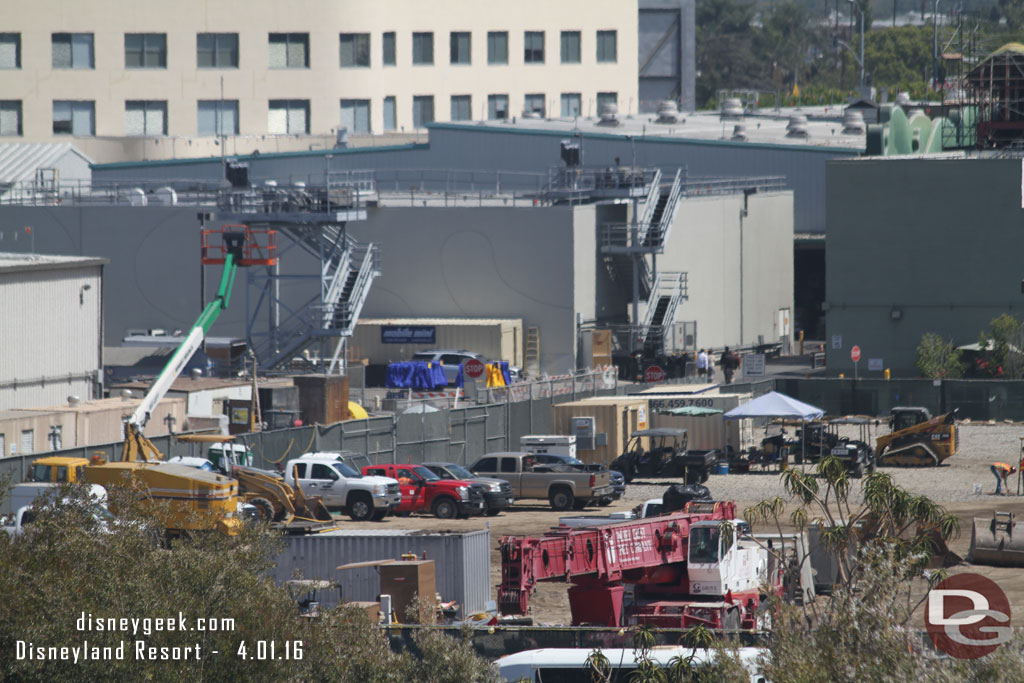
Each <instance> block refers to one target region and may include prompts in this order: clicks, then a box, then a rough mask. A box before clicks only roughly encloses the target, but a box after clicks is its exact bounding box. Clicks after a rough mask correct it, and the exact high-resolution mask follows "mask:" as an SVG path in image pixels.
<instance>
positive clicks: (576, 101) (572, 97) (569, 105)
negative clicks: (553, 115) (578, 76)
mask: <svg viewBox="0 0 1024 683" xmlns="http://www.w3.org/2000/svg"><path fill="white" fill-rule="evenodd" d="M582 100H583V98H581V97H580V94H579V93H578V92H564V93H562V116H564V117H566V118H575V117H577V116H579V115H580V111H581V110H582V106H581V102H582Z"/></svg>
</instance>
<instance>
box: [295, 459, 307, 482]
mask: <svg viewBox="0 0 1024 683" xmlns="http://www.w3.org/2000/svg"><path fill="white" fill-rule="evenodd" d="M293 474H294V476H295V477H298V478H299V479H305V478H306V463H302V462H300V463H298V464H297V465H295V472H294V473H293Z"/></svg>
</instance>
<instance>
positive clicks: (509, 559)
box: [498, 502, 782, 630]
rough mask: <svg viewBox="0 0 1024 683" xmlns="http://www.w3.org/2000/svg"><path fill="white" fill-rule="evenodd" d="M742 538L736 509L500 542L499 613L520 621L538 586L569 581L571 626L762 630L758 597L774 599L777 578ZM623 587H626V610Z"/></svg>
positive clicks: (713, 505) (718, 506) (712, 507)
mask: <svg viewBox="0 0 1024 683" xmlns="http://www.w3.org/2000/svg"><path fill="white" fill-rule="evenodd" d="M723 522H730V524H728V525H723ZM747 529H748V527H747V525H746V523H745V522H743V521H742V520H739V519H736V504H735V503H733V502H691V503H688V504H687V506H686V511H685V512H678V513H672V514H668V515H661V516H658V517H651V518H646V519H637V520H630V521H626V522H620V523H616V524H608V525H604V526H598V527H581V528H575V529H570V528H568V527H563V526H560V527H556V528H553V529H552V530H551V531H549V532H548V533H547V534H545V535H544V536H543V537H541V538H529V537H515V536H506V537H504V538H502V539H501V544H500V546H501V585H500V586H499V591H498V603H499V607H500V608H501V611H502V612H504V613H505V614H526V611H527V609H528V607H529V595H530V593H531V592H532V591H533V590H534V588H535V587H536V584H537V582H538V581H566V582H570V583H572V584H573V585H572V586H571V587H570V588H569V608H570V610H571V612H572V623H573V624H574V625H582V624H594V625H603V626H622V625H633V624H646V625H652V626H657V627H662V628H669V627H671V628H689V627H691V626H696V625H699V624H702V625H705V626H707V627H709V628H718V629H726V630H735V629H739V628H744V629H753V628H763V627H764V626H765V625H766V623H767V621H768V615H767V612H766V606H765V605H763V604H762V600H763V598H764V597H765V596H764V595H763V594H762V593H761V589H762V587H763V586H769V587H770V590H771V591H772V592H774V593H776V594H781V590H782V573H781V568H780V567H778V566H777V562H776V561H775V558H774V556H772V555H770V554H769V553H768V552H767V550H765V549H764V548H762V547H761V546H760V545H758V544H757V543H755V542H753V541H752V540H750V539H748V538H746V537H745V533H746V530H747ZM624 584H629V585H631V586H632V587H633V591H632V593H633V595H632V603H631V604H629V605H628V606H626V607H625V608H624V603H625V601H624V595H625V592H626V591H625V586H624Z"/></svg>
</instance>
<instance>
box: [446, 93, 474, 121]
mask: <svg viewBox="0 0 1024 683" xmlns="http://www.w3.org/2000/svg"><path fill="white" fill-rule="evenodd" d="M472 118H473V104H472V98H471V97H470V96H469V95H452V116H451V120H452V121H469V120H471V119H472Z"/></svg>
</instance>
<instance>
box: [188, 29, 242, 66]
mask: <svg viewBox="0 0 1024 683" xmlns="http://www.w3.org/2000/svg"><path fill="white" fill-rule="evenodd" d="M196 66H197V67H199V68H200V69H237V68H238V34H237V33H199V34H196Z"/></svg>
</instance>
